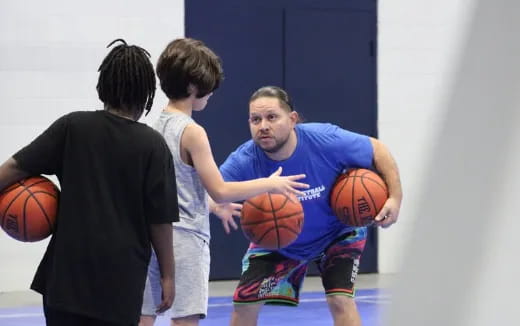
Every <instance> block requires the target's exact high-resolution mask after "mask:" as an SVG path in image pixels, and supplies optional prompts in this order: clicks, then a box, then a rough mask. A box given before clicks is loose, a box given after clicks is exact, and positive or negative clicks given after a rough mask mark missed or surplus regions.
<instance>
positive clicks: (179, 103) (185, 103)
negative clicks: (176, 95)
mask: <svg viewBox="0 0 520 326" xmlns="http://www.w3.org/2000/svg"><path fill="white" fill-rule="evenodd" d="M192 107H193V105H192V102H191V100H190V99H189V98H187V99H182V100H170V101H169V102H168V105H167V106H166V108H165V109H164V111H166V112H182V113H184V114H186V115H188V116H190V117H191V114H192V112H193V109H192Z"/></svg>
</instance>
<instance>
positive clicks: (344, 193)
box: [330, 169, 388, 226]
mask: <svg viewBox="0 0 520 326" xmlns="http://www.w3.org/2000/svg"><path fill="white" fill-rule="evenodd" d="M387 199H388V189H387V187H386V184H385V182H384V181H383V179H381V177H380V176H379V175H378V174H377V173H375V172H373V171H371V170H367V169H351V170H349V171H347V173H345V174H341V175H340V176H339V177H338V179H337V180H336V183H335V184H334V186H333V187H332V191H331V193H330V205H331V207H332V210H333V211H334V213H335V215H336V216H337V217H338V219H339V220H340V221H341V222H343V223H345V224H347V225H350V226H367V225H370V224H372V223H373V222H374V218H375V217H376V216H377V214H378V213H379V211H380V210H381V208H383V205H384V204H385V202H386V200H387Z"/></svg>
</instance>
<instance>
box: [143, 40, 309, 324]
mask: <svg viewBox="0 0 520 326" xmlns="http://www.w3.org/2000/svg"><path fill="white" fill-rule="evenodd" d="M156 70H157V75H158V77H159V80H160V83H161V89H162V90H163V92H164V93H165V94H166V96H167V97H168V99H169V102H168V105H167V106H166V108H165V109H164V110H163V112H162V114H161V116H160V117H159V118H158V120H157V122H156V123H155V125H154V128H155V129H156V130H158V131H159V132H160V133H161V134H162V135H163V137H164V138H165V140H166V142H167V144H168V146H169V148H170V150H171V152H172V156H173V160H174V165H175V171H176V172H175V174H176V178H177V191H178V203H179V211H180V221H179V222H176V223H174V240H173V243H174V250H175V267H176V269H175V288H176V296H175V301H174V303H173V306H172V308H171V309H170V310H169V312H168V314H169V317H170V318H171V325H176V324H178V323H182V324H183V325H198V324H199V320H200V319H201V318H204V317H205V316H206V313H207V301H208V281H209V240H210V234H209V211H210V210H211V211H212V212H213V213H215V214H216V215H217V216H218V217H219V218H220V219H221V221H222V224H223V226H224V228H225V230H226V232H229V230H230V228H234V229H236V228H237V225H236V223H235V221H234V219H233V216H239V214H240V208H241V205H239V204H233V203H232V202H234V201H239V200H244V199H247V198H250V197H253V196H256V195H258V194H261V193H265V192H272V193H283V194H295V195H302V194H303V193H302V192H301V191H300V190H298V189H302V188H308V187H309V186H308V185H307V184H305V183H301V182H299V181H298V180H300V179H302V178H305V175H303V174H299V175H292V176H281V173H282V170H281V168H280V169H278V170H277V171H276V172H275V173H273V174H272V175H271V176H270V177H269V178H260V179H255V180H249V181H243V182H225V181H224V179H223V178H222V175H221V174H220V172H219V169H218V167H217V164H216V163H215V160H214V158H213V155H212V153H211V148H210V145H209V140H208V136H207V134H206V132H205V130H204V128H203V127H202V126H200V125H199V124H197V123H196V122H195V121H194V120H193V119H192V118H191V115H192V112H193V111H202V110H204V108H205V107H206V104H207V102H208V99H209V98H210V97H211V95H212V94H213V91H214V90H216V89H217V88H218V86H219V84H220V82H221V80H222V76H223V73H222V67H221V62H220V59H219V57H218V56H217V55H216V54H215V53H214V52H213V51H212V50H211V49H209V48H208V47H206V46H205V45H204V43H202V42H201V41H198V40H194V39H190V38H183V39H177V40H174V41H172V42H171V43H170V44H168V46H167V47H166V48H165V49H164V51H163V52H162V54H161V55H160V57H159V60H158V63H157V68H156ZM157 270H158V264H157V261H156V258H155V257H152V260H151V262H150V266H149V271H148V279H147V282H146V288H145V293H144V302H143V309H142V316H141V322H140V325H141V326H148V325H153V323H154V321H155V317H156V311H155V310H156V303H157V302H160V298H161V293H160V290H159V289H160V287H159V284H160V283H159V279H158V277H157Z"/></svg>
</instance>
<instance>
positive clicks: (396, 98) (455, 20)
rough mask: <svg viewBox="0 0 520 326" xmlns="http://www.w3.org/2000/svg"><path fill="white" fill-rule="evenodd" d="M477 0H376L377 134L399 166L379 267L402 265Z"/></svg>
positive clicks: (391, 268) (387, 268)
mask: <svg viewBox="0 0 520 326" xmlns="http://www.w3.org/2000/svg"><path fill="white" fill-rule="evenodd" d="M474 2H475V0H439V1H427V0H419V1H417V0H392V1H390V0H380V1H379V26H378V30H379V57H378V60H379V61H378V65H379V67H378V69H379V76H378V83H379V85H378V87H379V90H378V91H379V99H378V100H379V136H380V139H381V140H382V141H383V142H384V143H386V144H387V145H388V146H389V148H390V150H391V151H392V153H393V154H394V156H395V158H396V160H397V162H398V164H399V166H400V170H401V178H402V182H403V190H404V200H403V205H402V210H401V215H400V219H399V221H398V223H397V224H395V225H394V226H392V227H391V228H389V229H382V230H380V231H379V236H380V241H379V271H380V272H381V273H394V272H397V271H399V270H400V267H401V262H402V260H403V253H404V252H406V251H405V248H406V246H407V244H408V241H409V239H410V235H411V232H413V227H414V223H415V221H416V220H417V219H420V218H421V216H418V215H417V214H416V212H420V209H418V207H417V205H418V195H419V191H418V189H421V186H422V184H423V182H424V180H423V179H424V175H425V168H426V164H427V163H428V161H429V160H430V158H431V151H432V145H433V143H432V141H433V137H434V136H435V132H436V131H437V130H438V128H439V127H440V122H441V121H440V118H441V117H442V116H443V114H444V106H443V102H444V100H445V98H446V95H447V94H448V91H449V90H450V88H451V84H452V76H453V68H454V65H455V64H456V59H457V55H458V53H459V52H460V49H461V40H462V39H463V36H464V34H465V31H466V30H465V28H466V26H467V23H468V18H470V17H471V14H472V12H473V6H474Z"/></svg>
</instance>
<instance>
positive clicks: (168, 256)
mask: <svg viewBox="0 0 520 326" xmlns="http://www.w3.org/2000/svg"><path fill="white" fill-rule="evenodd" d="M150 238H151V242H152V246H153V249H154V251H155V254H156V255H157V262H158V263H159V270H160V272H161V288H162V291H163V293H162V302H161V304H159V306H158V307H157V312H158V313H161V312H164V311H166V310H168V309H169V308H170V307H171V306H172V304H173V300H174V298H175V288H174V280H175V266H174V264H175V262H174V259H173V254H174V253H173V227H172V224H171V223H162V224H150Z"/></svg>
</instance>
